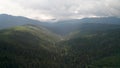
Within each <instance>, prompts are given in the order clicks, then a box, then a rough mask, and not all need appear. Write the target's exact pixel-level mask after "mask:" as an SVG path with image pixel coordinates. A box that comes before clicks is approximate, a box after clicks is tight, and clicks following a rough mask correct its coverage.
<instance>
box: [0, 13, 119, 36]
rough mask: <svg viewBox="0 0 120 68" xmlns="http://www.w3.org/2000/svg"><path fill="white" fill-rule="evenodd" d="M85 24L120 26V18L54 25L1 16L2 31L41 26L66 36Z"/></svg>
mask: <svg viewBox="0 0 120 68" xmlns="http://www.w3.org/2000/svg"><path fill="white" fill-rule="evenodd" d="M83 23H101V24H116V25H120V18H116V17H103V18H83V19H72V20H64V21H58V22H54V23H49V22H40V21H38V20H33V19H29V18H26V17H21V16H12V15H7V14H1V15H0V29H4V28H10V27H14V26H19V25H25V24H33V25H40V26H43V27H45V28H47V29H49V30H50V31H52V32H55V33H57V34H60V35H66V34H68V33H70V32H72V31H75V30H77V29H79V28H80V27H81V24H83Z"/></svg>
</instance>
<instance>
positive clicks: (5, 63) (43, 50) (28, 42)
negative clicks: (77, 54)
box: [0, 25, 62, 68]
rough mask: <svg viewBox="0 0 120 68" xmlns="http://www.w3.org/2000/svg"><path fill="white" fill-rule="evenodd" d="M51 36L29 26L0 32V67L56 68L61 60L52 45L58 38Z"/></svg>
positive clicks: (43, 30) (44, 31) (38, 28)
mask: <svg viewBox="0 0 120 68" xmlns="http://www.w3.org/2000/svg"><path fill="white" fill-rule="evenodd" d="M53 35H54V34H53ZM53 35H52V34H51V33H49V32H48V31H46V30H45V29H43V28H40V27H36V26H31V25H29V26H28V25H27V26H17V27H14V28H10V29H5V30H2V31H0V67H1V68H6V67H9V68H10V67H11V68H19V67H20V68H21V67H22V68H28V67H30V68H33V67H35V68H40V67H42V68H44V67H46V68H48V67H49V68H53V67H54V68H56V66H57V67H58V66H59V65H60V64H59V63H60V62H61V61H62V58H61V57H60V55H59V50H58V48H57V46H55V45H54V43H55V42H57V40H58V39H59V37H58V38H57V36H55V35H54V37H53ZM56 59H57V60H56Z"/></svg>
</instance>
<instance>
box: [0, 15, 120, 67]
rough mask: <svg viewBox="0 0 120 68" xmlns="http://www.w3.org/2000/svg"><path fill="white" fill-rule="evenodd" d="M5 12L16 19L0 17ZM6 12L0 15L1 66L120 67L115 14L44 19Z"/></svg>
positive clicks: (118, 37) (119, 36) (119, 25)
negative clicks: (81, 17)
mask: <svg viewBox="0 0 120 68" xmlns="http://www.w3.org/2000/svg"><path fill="white" fill-rule="evenodd" d="M3 16H5V19H6V16H7V17H8V19H10V18H13V19H10V20H9V21H6V20H3V19H1V17H2V18H3ZM3 16H0V20H1V21H0V26H2V27H0V28H1V30H0V68H119V67H120V24H119V22H120V21H119V20H120V19H118V18H117V22H116V23H115V24H114V22H112V21H114V20H113V19H115V20H116V18H112V17H111V18H112V21H111V18H110V19H108V18H107V19H106V18H102V19H96V18H95V21H96V20H97V22H95V21H94V20H93V19H88V18H86V19H82V20H72V21H71V20H70V21H69V20H68V21H59V22H64V23H59V22H57V23H45V22H39V21H36V20H31V19H28V18H24V17H14V16H8V15H3ZM16 19H17V20H16ZM91 20H92V22H91ZM105 20H106V21H108V22H110V21H111V22H110V23H108V22H107V23H105V22H103V21H105ZM100 21H101V22H103V23H101V22H100ZM13 22H14V23H13ZM20 22H22V23H20ZM99 22H100V23H99ZM3 23H4V24H3ZM9 23H13V24H14V25H11V24H9ZM15 23H17V24H15ZM3 25H4V27H3Z"/></svg>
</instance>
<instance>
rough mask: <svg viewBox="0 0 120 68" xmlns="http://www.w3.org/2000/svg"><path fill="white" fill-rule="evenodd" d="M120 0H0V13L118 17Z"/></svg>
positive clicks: (42, 15) (40, 16)
mask: <svg viewBox="0 0 120 68" xmlns="http://www.w3.org/2000/svg"><path fill="white" fill-rule="evenodd" d="M119 3H120V0H0V11H1V12H0V13H8V14H12V15H21V16H26V17H30V18H37V19H40V20H48V19H54V18H56V19H69V18H81V17H96V16H116V17H120V4H119Z"/></svg>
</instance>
